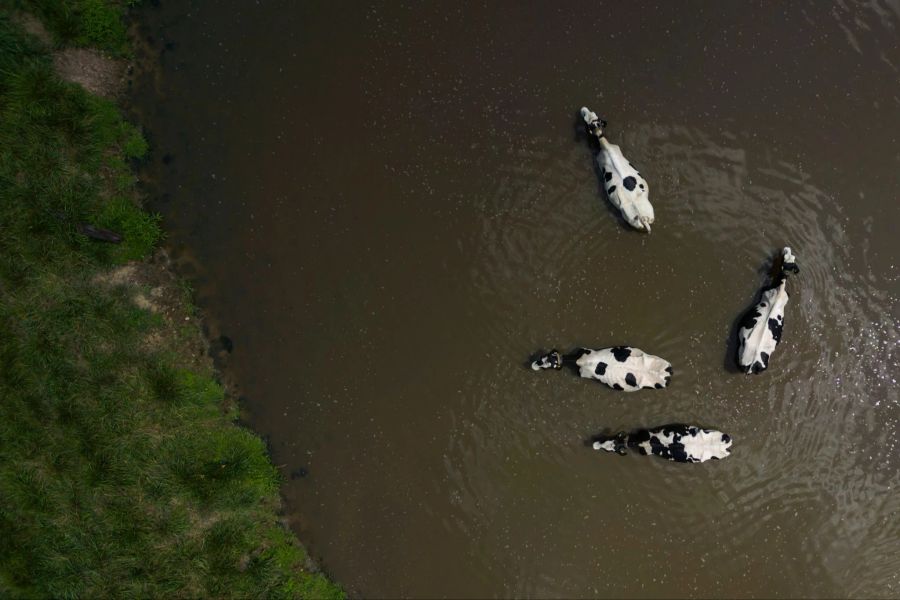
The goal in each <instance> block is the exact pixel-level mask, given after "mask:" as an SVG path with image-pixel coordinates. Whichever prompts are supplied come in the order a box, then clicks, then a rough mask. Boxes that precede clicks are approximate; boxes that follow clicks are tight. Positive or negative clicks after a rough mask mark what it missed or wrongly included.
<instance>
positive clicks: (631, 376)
mask: <svg viewBox="0 0 900 600" xmlns="http://www.w3.org/2000/svg"><path fill="white" fill-rule="evenodd" d="M625 383H627V384H628V385H630V386H631V387H637V379H636V378H635V376H634V373H629V374H628V375H626V376H625Z"/></svg>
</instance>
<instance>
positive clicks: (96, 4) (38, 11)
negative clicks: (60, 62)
mask: <svg viewBox="0 0 900 600" xmlns="http://www.w3.org/2000/svg"><path fill="white" fill-rule="evenodd" d="M139 2H140V0H15V1H14V2H13V5H14V6H15V7H16V8H17V9H19V10H25V11H27V12H30V13H32V14H34V15H36V16H38V17H40V19H41V21H42V22H43V23H44V25H45V26H46V27H47V30H48V31H49V32H50V33H51V35H53V38H54V41H55V42H56V44H57V45H59V46H90V47H93V48H98V49H100V50H104V51H106V52H109V53H111V54H114V55H118V56H125V55H128V54H129V53H130V44H129V40H128V33H127V30H126V27H125V21H124V16H125V12H126V10H127V9H128V8H129V7H131V6H134V5H136V4H138V3H139Z"/></svg>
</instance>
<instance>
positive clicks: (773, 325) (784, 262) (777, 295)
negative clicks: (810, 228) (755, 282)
mask: <svg viewBox="0 0 900 600" xmlns="http://www.w3.org/2000/svg"><path fill="white" fill-rule="evenodd" d="M789 272H793V273H799V272H800V268H799V267H798V266H797V258H796V257H795V256H794V255H793V254H792V253H791V249H790V248H785V249H784V250H782V252H781V267H780V269H779V270H778V275H776V276H775V278H774V279H773V281H772V283H771V285H768V286H766V287H764V288H763V289H762V291H761V292H760V298H759V302H758V303H757V304H756V306H754V307H753V308H752V309H751V310H750V311H748V312H747V314H745V315H744V318H743V319H742V320H741V324H740V327H739V329H738V349H737V362H738V365H740V367H741V369H743V370H744V372H745V373H754V374H759V373H761V372H763V371H765V370H766V368H767V367H768V366H769V358H770V357H771V356H772V353H773V352H774V351H775V347H776V346H777V345H778V342H780V341H781V331H782V328H783V327H784V307H785V305H786V304H787V303H788V293H787V290H786V289H785V283H786V281H787V274H788V273H789Z"/></svg>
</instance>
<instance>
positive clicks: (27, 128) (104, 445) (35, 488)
mask: <svg viewBox="0 0 900 600" xmlns="http://www.w3.org/2000/svg"><path fill="white" fill-rule="evenodd" d="M28 4H30V5H31V6H32V7H34V8H37V9H38V10H36V12H37V14H39V15H40V16H41V17H43V18H44V19H45V20H46V21H47V23H48V24H49V26H50V27H51V29H52V30H53V31H54V33H55V34H56V35H57V36H58V37H59V39H60V40H62V41H74V42H75V43H85V44H87V43H90V44H99V45H102V46H104V47H106V48H112V47H115V46H116V45H117V44H119V45H121V44H123V43H124V42H123V40H124V28H122V24H121V8H122V5H121V4H119V3H116V2H100V1H99V0H96V1H93V0H92V1H88V0H80V1H78V2H63V1H58V2H52V1H50V0H42V1H40V2H31V3H28ZM110 15H114V16H115V19H113V18H112V17H111V16H110ZM146 153H147V144H146V141H145V140H144V139H143V137H142V136H141V134H140V132H139V131H138V130H137V129H136V128H135V127H133V126H132V125H130V124H128V123H126V122H125V121H124V120H123V119H122V117H121V115H120V112H119V110H118V109H117V107H116V106H115V105H114V104H112V103H110V102H108V101H106V100H102V99H99V98H96V97H92V96H90V95H88V94H87V93H86V92H84V91H83V90H82V89H81V88H79V87H77V86H75V85H73V84H68V83H65V82H63V81H61V80H60V79H59V78H58V77H57V76H56V75H55V73H54V72H53V67H52V65H51V62H50V60H49V58H48V56H47V55H46V54H45V53H44V51H43V50H41V49H40V48H39V47H37V46H35V45H34V43H33V38H30V37H29V36H26V35H25V34H23V33H22V32H21V31H20V30H19V29H18V27H17V26H15V25H13V24H12V22H11V21H10V19H9V18H8V15H3V14H2V13H0V596H17V597H54V598H79V597H81V598H102V597H119V596H138V597H147V596H156V597H167V596H180V597H185V596H188V597H209V596H215V597H220V596H221V597H241V598H245V597H260V598H263V597H264V598H268V597H322V598H341V597H343V593H342V592H341V590H340V589H339V588H337V587H335V586H334V585H333V584H331V583H329V582H328V581H327V580H326V579H325V578H324V577H323V576H322V575H319V574H314V573H310V572H308V571H307V570H306V568H305V565H306V563H307V557H306V554H305V552H304V551H303V549H302V547H300V545H299V544H298V543H297V542H296V540H295V539H294V538H293V536H292V535H291V534H290V533H289V532H288V531H286V530H285V529H284V528H283V527H282V526H281V524H280V523H279V521H278V518H277V510H278V507H279V496H278V484H279V477H278V474H277V473H276V471H275V469H274V467H273V466H272V465H271V463H270V462H269V460H268V458H267V456H266V452H265V447H264V445H263V443H262V441H261V440H260V439H259V438H258V437H256V436H255V435H253V434H252V433H250V432H248V431H246V430H244V429H241V428H239V427H237V426H236V425H235V424H234V423H233V420H234V418H235V416H236V415H235V414H233V411H227V410H225V408H224V403H223V400H224V399H223V390H222V388H221V386H220V385H218V384H217V383H216V381H215V379H214V378H213V374H212V373H211V372H210V367H208V366H205V367H204V366H200V367H196V368H191V369H188V368H185V365H186V364H192V361H188V360H185V356H186V355H187V353H188V351H187V350H186V349H183V348H182V349H179V347H178V344H179V343H182V341H180V340H178V339H175V338H177V336H175V335H173V334H172V332H171V331H170V330H168V329H167V328H166V327H167V326H166V324H165V319H163V318H162V317H161V316H160V315H159V314H156V313H154V312H151V311H150V310H148V309H147V308H141V307H140V306H138V305H137V304H136V303H135V302H134V290H133V287H134V286H131V287H129V286H128V285H124V284H122V283H121V282H119V283H116V282H111V281H110V280H109V279H110V278H109V277H108V272H109V271H110V269H112V268H114V267H115V266H116V265H120V264H123V263H125V262H126V261H133V260H137V259H142V258H145V257H147V256H148V255H149V254H150V253H151V251H152V250H153V249H154V245H155V244H156V242H157V240H158V239H159V237H160V229H159V218H158V217H157V216H154V215H149V214H147V213H145V212H144V211H143V210H142V209H141V208H140V207H139V206H138V204H137V203H136V202H135V200H134V176H133V174H132V171H131V168H130V161H132V160H134V159H140V158H141V157H143V156H144V155H145V154H146ZM85 225H90V226H94V227H101V228H105V229H109V230H112V231H115V232H117V233H118V234H120V235H121V236H122V241H121V243H117V244H116V243H107V242H102V241H98V240H95V239H89V238H88V237H87V236H85V235H84V234H83V231H84V226H85ZM166 336H168V337H169V338H171V339H169V341H168V342H167V343H159V341H158V340H159V338H160V337H166ZM173 339H175V341H172V340H173ZM154 340H156V341H154Z"/></svg>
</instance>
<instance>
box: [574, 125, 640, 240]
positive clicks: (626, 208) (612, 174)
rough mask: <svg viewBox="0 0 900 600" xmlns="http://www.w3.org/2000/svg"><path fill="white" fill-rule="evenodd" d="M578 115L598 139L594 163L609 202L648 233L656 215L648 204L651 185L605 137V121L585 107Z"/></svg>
mask: <svg viewBox="0 0 900 600" xmlns="http://www.w3.org/2000/svg"><path fill="white" fill-rule="evenodd" d="M581 117H582V118H583V119H584V122H585V125H586V126H587V130H588V133H589V134H590V135H591V136H592V137H593V138H594V139H596V141H597V146H598V148H599V151H598V153H597V164H598V165H599V166H600V172H601V177H602V178H603V188H604V189H605V190H606V194H607V196H609V201H610V202H612V203H613V206H615V207H616V208H618V209H619V212H621V213H622V217H623V218H624V219H625V221H626V222H627V223H628V224H629V225H631V226H632V227H634V228H635V229H642V230H644V231H646V232H647V233H650V225H652V224H653V221H654V220H655V218H656V217H655V216H654V214H653V205H652V204H650V186H649V185H648V184H647V182H646V181H645V180H644V178H643V177H641V174H640V173H639V172H638V170H637V169H635V168H634V166H633V165H632V164H631V163H630V162H628V160H627V159H626V158H625V156H624V155H623V154H622V150H621V149H620V148H619V147H618V146H616V145H615V144H610V143H609V141H608V140H607V139H606V136H605V134H604V131H603V129H604V127H606V122H605V121H603V120H601V119H600V118H599V117H598V116H597V114H596V113H593V112H591V111H590V110H588V108H587V107H582V109H581Z"/></svg>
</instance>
